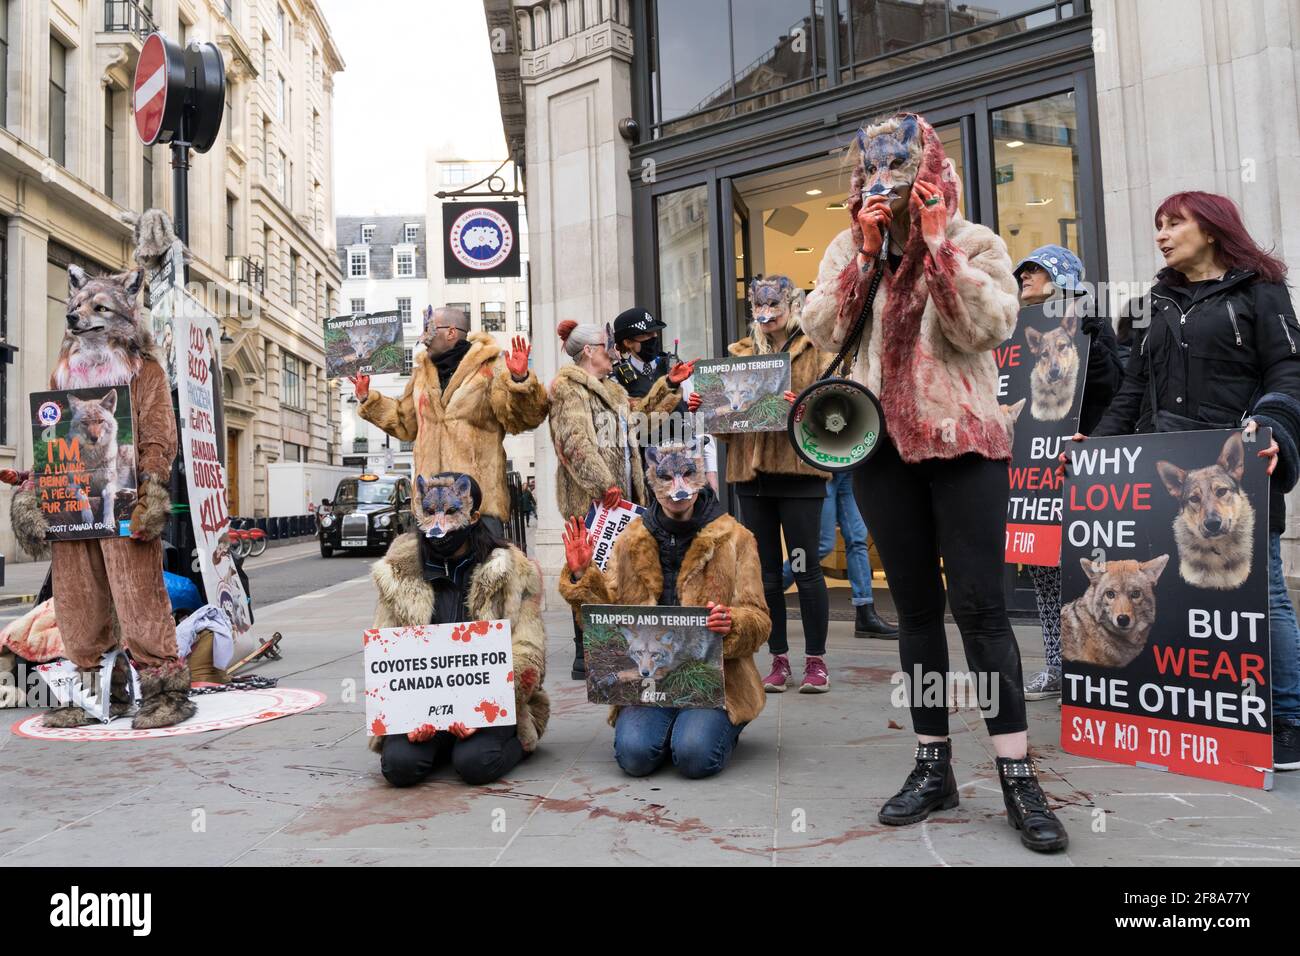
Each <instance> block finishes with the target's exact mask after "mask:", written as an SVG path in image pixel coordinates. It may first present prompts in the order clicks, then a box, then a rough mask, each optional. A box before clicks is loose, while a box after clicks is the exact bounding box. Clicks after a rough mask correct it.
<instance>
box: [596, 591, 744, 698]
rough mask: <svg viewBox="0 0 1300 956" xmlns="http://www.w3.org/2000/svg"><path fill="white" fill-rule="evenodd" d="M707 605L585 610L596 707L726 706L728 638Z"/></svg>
mask: <svg viewBox="0 0 1300 956" xmlns="http://www.w3.org/2000/svg"><path fill="white" fill-rule="evenodd" d="M708 619H709V609H708V608H706V607H657V606H648V607H637V606H632V605H626V606H624V605H615V604H584V605H583V606H582V648H583V650H582V653H583V657H584V659H585V660H586V663H587V699H588V700H589V701H591V702H592V703H593V704H619V705H625V706H626V705H632V704H635V705H639V706H645V707H722V706H723V704H724V699H723V686H722V640H723V638H722V635H721V634H717V633H714V632H713V631H710V630H709V629H708V628H707V627H706V626H705V625H706V623H707V622H708Z"/></svg>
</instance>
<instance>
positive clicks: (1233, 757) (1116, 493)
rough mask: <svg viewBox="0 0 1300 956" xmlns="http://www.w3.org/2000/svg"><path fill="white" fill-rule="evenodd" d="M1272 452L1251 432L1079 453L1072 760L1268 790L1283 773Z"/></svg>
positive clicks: (1074, 449) (1066, 708)
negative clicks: (1275, 711) (1273, 655)
mask: <svg viewBox="0 0 1300 956" xmlns="http://www.w3.org/2000/svg"><path fill="white" fill-rule="evenodd" d="M1270 440H1271V437H1270V432H1269V430H1268V429H1265V428H1261V429H1260V430H1259V433H1258V434H1257V435H1255V436H1253V440H1252V441H1250V442H1244V441H1243V439H1242V432H1241V431H1239V430H1235V429H1234V430H1215V431H1195V432H1175V433H1165V434H1152V435H1129V436H1124V437H1120V438H1099V439H1089V440H1087V441H1084V442H1080V443H1078V444H1075V445H1072V446H1071V447H1070V448H1069V449H1068V451H1069V455H1070V477H1069V478H1068V479H1067V480H1066V482H1065V493H1064V512H1065V515H1064V517H1065V521H1064V543H1063V545H1062V552H1061V559H1062V560H1061V601H1062V608H1061V655H1062V658H1063V661H1062V663H1063V671H1062V689H1061V746H1062V747H1063V748H1064V749H1065V750H1067V751H1068V752H1070V753H1074V754H1081V755H1084V756H1088V757H1095V758H1098V759H1101V760H1111V761H1114V762H1116V763H1126V764H1136V765H1140V766H1144V767H1154V768H1159V769H1163V770H1172V771H1175V772H1177V773H1183V774H1188V775H1189V776H1195V777H1204V778H1207V779H1211V780H1222V781H1225V782H1228V783H1238V784H1244V785H1246V786H1253V787H1268V786H1270V785H1271V768H1272V765H1273V741H1272V704H1271V677H1270V674H1269V630H1268V627H1269V625H1268V485H1269V479H1268V477H1267V475H1266V473H1265V468H1266V464H1265V462H1264V461H1263V460H1262V459H1260V458H1258V457H1256V451H1257V450H1258V449H1259V448H1266V447H1268V444H1269V442H1270Z"/></svg>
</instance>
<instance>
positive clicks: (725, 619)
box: [704, 601, 731, 635]
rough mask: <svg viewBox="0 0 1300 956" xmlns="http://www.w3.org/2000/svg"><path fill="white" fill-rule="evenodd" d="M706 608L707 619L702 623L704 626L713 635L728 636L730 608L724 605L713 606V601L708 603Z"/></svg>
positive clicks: (729, 631)
mask: <svg viewBox="0 0 1300 956" xmlns="http://www.w3.org/2000/svg"><path fill="white" fill-rule="evenodd" d="M708 608H709V618H708V620H707V621H706V622H705V623H704V626H705V627H707V628H708V629H709V630H710V631H712V632H713V633H714V634H724V635H725V634H730V633H731V608H729V607H727V605H725V604H715V603H714V602H713V601H710V602H709V604H708Z"/></svg>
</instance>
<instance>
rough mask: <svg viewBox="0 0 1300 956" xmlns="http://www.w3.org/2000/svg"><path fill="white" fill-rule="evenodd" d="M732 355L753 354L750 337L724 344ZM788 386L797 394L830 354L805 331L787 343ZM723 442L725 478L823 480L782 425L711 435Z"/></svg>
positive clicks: (819, 369) (809, 381)
mask: <svg viewBox="0 0 1300 956" xmlns="http://www.w3.org/2000/svg"><path fill="white" fill-rule="evenodd" d="M727 351H728V352H729V353H730V354H732V355H754V354H755V352H754V339H753V338H752V337H751V336H746V337H745V338H743V339H741V340H740V341H739V342H732V343H731V344H730V345H729V346H727ZM789 352H790V390H791V391H792V392H794V393H795V394H796V395H798V394H799V393H800V392H802V391H803V390H804V389H805V388H807V387H808V386H809V385H811V384H812V383H813V382H815V381H817V376H819V375H821V373H822V371H823V370H824V369H825V368H826V366H827V365H829V364H830V361H831V359H832V358H833V356H831V355H828V354H826V353H825V352H822V351H820V350H819V349H818V348H817V347H816V346H815V345H814V344H813V342H812V340H811V339H810V338H809V337H808V335H807V334H804V335H800V336H797V337H796V338H795V340H794V342H793V343H791V345H790V349H789ZM714 437H716V438H717V439H719V440H720V441H723V442H726V445H727V481H752V480H753V479H754V478H755V477H756V476H757V475H758V474H759V473H760V472H761V473H763V474H765V475H807V476H810V477H814V478H821V479H822V480H823V481H825V480H826V479H827V478H829V477H830V475H828V474H826V472H824V471H818V470H817V469H816V468H813V467H812V466H811V465H809V464H808V463H807V462H805V461H804V460H803V459H802V458H800V457H799V456H798V455H796V454H795V453H794V447H793V446H792V445H791V444H790V436H789V435H787V434H786V431H785V429H784V428H782V429H781V430H780V431H777V432H736V433H724V434H721V435H716V436H714Z"/></svg>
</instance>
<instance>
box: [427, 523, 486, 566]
mask: <svg viewBox="0 0 1300 956" xmlns="http://www.w3.org/2000/svg"><path fill="white" fill-rule="evenodd" d="M474 524H477V522H475V523H474ZM474 524H467V525H466V526H465V527H463V528H457V529H456V530H455V531H448V532H447V533H446V534H444V535H443V536H442V537H441V538H430V537H428V536H427V535H426V536H425V538H424V546H425V547H426V548H427V549H428V552H429V554H431V555H433V556H434V557H436V558H438V559H440V560H444V561H445V560H447V559H448V558H451V557H453V556H454V555H455V554H456V552H457V551H459V550H460V548H461V545H463V544H464V543H465V542H466V541H468V540H469V536H470V535H471V534H472V533H473V531H474Z"/></svg>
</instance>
